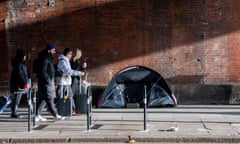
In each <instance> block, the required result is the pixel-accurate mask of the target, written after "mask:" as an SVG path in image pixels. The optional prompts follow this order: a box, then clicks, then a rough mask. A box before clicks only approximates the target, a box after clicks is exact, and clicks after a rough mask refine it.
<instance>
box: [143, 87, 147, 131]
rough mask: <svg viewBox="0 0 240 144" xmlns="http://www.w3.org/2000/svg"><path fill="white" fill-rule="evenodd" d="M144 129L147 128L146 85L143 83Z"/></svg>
mask: <svg viewBox="0 0 240 144" xmlns="http://www.w3.org/2000/svg"><path fill="white" fill-rule="evenodd" d="M143 101H144V131H146V130H147V124H146V123H147V122H146V121H147V87H146V85H144V100H143Z"/></svg>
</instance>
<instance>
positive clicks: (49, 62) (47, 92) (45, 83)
mask: <svg viewBox="0 0 240 144" xmlns="http://www.w3.org/2000/svg"><path fill="white" fill-rule="evenodd" d="M55 53H56V48H55V46H54V45H53V44H48V45H47V46H46V48H45V50H44V51H43V55H42V57H41V58H40V60H39V68H40V73H39V78H38V102H37V111H36V117H35V120H36V121H46V120H47V119H46V118H44V117H42V116H41V114H40V112H41V111H42V110H43V108H44V107H43V106H42V101H45V102H46V103H47V106H48V108H49V109H50V112H51V114H52V115H53V117H54V120H63V119H64V117H63V116H61V115H59V114H58V112H57V109H56V107H55V104H54V99H55V98H56V90H55V69H54V64H53V56H54V54H55Z"/></svg>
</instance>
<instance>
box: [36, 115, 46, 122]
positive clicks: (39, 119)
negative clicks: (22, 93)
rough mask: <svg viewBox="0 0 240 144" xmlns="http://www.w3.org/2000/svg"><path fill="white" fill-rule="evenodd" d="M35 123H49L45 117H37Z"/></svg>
mask: <svg viewBox="0 0 240 144" xmlns="http://www.w3.org/2000/svg"><path fill="white" fill-rule="evenodd" d="M35 121H36V122H39V121H42V122H44V121H47V119H46V118H44V117H42V116H41V115H37V116H36V117H35Z"/></svg>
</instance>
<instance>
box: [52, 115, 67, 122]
mask: <svg viewBox="0 0 240 144" xmlns="http://www.w3.org/2000/svg"><path fill="white" fill-rule="evenodd" d="M53 119H54V120H55V121H61V120H64V119H65V117H63V116H60V115H57V116H55V117H54V118H53Z"/></svg>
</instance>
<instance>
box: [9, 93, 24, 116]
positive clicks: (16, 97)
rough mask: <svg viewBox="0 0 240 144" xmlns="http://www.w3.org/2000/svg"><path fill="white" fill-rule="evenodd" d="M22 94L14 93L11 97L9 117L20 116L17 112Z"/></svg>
mask: <svg viewBox="0 0 240 144" xmlns="http://www.w3.org/2000/svg"><path fill="white" fill-rule="evenodd" d="M21 98H22V94H14V95H13V98H12V104H11V117H12V118H20V117H21V116H20V115H19V114H18V113H17V110H18V106H19V103H20V101H21Z"/></svg>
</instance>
